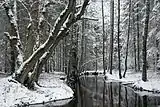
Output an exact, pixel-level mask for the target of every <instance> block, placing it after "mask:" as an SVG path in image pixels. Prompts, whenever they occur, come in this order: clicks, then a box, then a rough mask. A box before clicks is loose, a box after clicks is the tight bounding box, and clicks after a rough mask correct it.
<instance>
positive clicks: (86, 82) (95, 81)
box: [63, 76, 160, 107]
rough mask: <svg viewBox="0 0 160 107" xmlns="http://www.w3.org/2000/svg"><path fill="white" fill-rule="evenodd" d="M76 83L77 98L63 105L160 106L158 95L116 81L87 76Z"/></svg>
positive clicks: (102, 106) (80, 106)
mask: <svg viewBox="0 0 160 107" xmlns="http://www.w3.org/2000/svg"><path fill="white" fill-rule="evenodd" d="M80 81H81V83H80V84H77V97H78V98H77V99H75V100H72V101H71V102H70V103H69V104H68V105H66V106H63V107H160V95H158V94H153V93H147V92H146V93H145V92H135V91H134V90H133V89H131V88H129V87H126V86H124V85H121V84H120V83H117V82H108V83H107V82H104V81H103V78H102V77H100V76H99V77H97V76H87V77H81V78H80Z"/></svg>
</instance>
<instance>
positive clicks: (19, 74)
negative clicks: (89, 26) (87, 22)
mask: <svg viewBox="0 0 160 107" xmlns="http://www.w3.org/2000/svg"><path fill="white" fill-rule="evenodd" d="M88 2H89V0H85V1H84V2H83V5H82V7H81V8H80V10H79V11H78V12H77V13H76V14H74V9H73V7H74V6H73V5H74V3H75V0H69V3H68V6H67V7H66V9H65V10H64V11H63V12H62V13H61V14H60V16H59V18H58V19H57V21H56V22H55V26H54V28H53V29H52V32H51V33H50V35H49V37H48V39H47V40H46V42H45V43H44V44H42V45H41V46H40V47H39V48H38V49H37V50H36V51H35V52H34V53H33V54H32V55H31V56H30V57H29V58H28V59H27V60H26V61H25V62H24V63H23V64H22V65H21V66H20V68H19V69H18V70H17V71H16V80H17V81H19V82H20V83H22V84H26V85H27V86H28V85H29V84H30V83H29V82H26V81H28V80H27V79H28V74H31V73H29V72H33V69H34V66H35V65H36V62H37V61H38V60H39V59H40V58H41V57H42V56H43V54H45V52H49V51H48V50H49V49H50V48H52V51H53V50H54V49H55V47H56V46H57V45H58V43H59V41H60V40H62V39H63V38H64V37H65V33H66V32H67V31H68V28H69V27H70V26H71V25H72V24H73V23H75V22H76V21H77V20H80V19H81V16H82V15H83V13H84V11H85V8H86V6H87V5H88ZM46 56H47V55H46ZM33 77H34V76H33ZM32 79H33V78H31V80H32Z"/></svg>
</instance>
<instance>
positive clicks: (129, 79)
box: [82, 70, 160, 92]
mask: <svg viewBox="0 0 160 107" xmlns="http://www.w3.org/2000/svg"><path fill="white" fill-rule="evenodd" d="M87 72H89V73H93V72H95V71H87ZM97 72H99V73H100V74H101V75H103V71H97ZM82 74H83V73H82ZM147 77H148V81H147V82H143V81H142V72H134V71H132V70H128V72H127V73H126V78H122V79H119V75H118V71H115V70H114V71H113V74H112V75H111V74H109V72H106V82H113V81H114V82H116V81H117V82H122V84H130V83H131V84H132V86H136V87H138V88H140V87H141V88H142V89H144V90H149V91H159V92H160V73H158V72H153V71H147Z"/></svg>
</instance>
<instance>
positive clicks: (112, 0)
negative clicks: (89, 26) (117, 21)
mask: <svg viewBox="0 0 160 107" xmlns="http://www.w3.org/2000/svg"><path fill="white" fill-rule="evenodd" d="M110 14H111V17H110V18H111V19H110V21H111V36H110V74H112V66H113V42H114V40H113V39H114V0H111V11H110Z"/></svg>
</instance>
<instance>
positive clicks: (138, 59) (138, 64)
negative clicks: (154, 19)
mask: <svg viewBox="0 0 160 107" xmlns="http://www.w3.org/2000/svg"><path fill="white" fill-rule="evenodd" d="M136 13H137V16H136V19H137V25H136V27H137V68H138V69H137V71H138V72H139V71H140V44H139V40H140V38H139V3H137V12H136Z"/></svg>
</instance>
